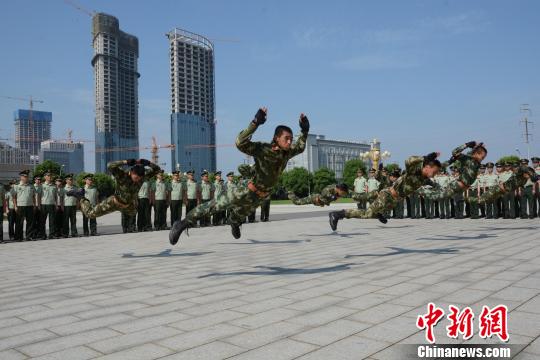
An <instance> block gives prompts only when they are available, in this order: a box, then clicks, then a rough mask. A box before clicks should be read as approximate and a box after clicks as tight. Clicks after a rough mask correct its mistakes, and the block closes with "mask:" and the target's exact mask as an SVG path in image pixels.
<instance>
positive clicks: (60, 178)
mask: <svg viewBox="0 0 540 360" xmlns="http://www.w3.org/2000/svg"><path fill="white" fill-rule="evenodd" d="M54 181H56V182H62V181H64V179H62V177H61V176H59V177H57V178H56V179H54Z"/></svg>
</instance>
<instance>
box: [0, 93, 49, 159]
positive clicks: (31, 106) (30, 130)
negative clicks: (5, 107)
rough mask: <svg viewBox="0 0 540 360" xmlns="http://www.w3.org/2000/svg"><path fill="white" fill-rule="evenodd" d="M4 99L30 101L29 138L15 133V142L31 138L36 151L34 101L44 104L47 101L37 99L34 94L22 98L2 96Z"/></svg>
mask: <svg viewBox="0 0 540 360" xmlns="http://www.w3.org/2000/svg"><path fill="white" fill-rule="evenodd" d="M1 97H2V98H4V99H10V100H16V101H28V103H29V112H28V132H29V134H30V137H29V138H24V137H22V136H21V134H15V142H19V141H22V140H29V141H30V142H31V143H32V152H34V150H37V149H34V147H35V144H34V122H33V120H32V112H33V111H34V103H40V104H43V103H44V102H45V101H43V100H37V99H34V98H33V96H32V95H30V97H28V98H21V97H15V96H1Z"/></svg>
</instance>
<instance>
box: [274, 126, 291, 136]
mask: <svg viewBox="0 0 540 360" xmlns="http://www.w3.org/2000/svg"><path fill="white" fill-rule="evenodd" d="M284 132H288V133H290V134H293V131H292V129H291V128H290V127H288V126H287V125H278V126H276V129H275V130H274V138H277V137H279V136H281V134H283V133H284Z"/></svg>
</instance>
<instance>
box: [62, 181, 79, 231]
mask: <svg viewBox="0 0 540 360" xmlns="http://www.w3.org/2000/svg"><path fill="white" fill-rule="evenodd" d="M64 190H65V192H66V194H67V193H68V192H70V191H77V190H78V188H77V187H76V186H75V185H74V184H73V174H68V175H66V186H65V187H64ZM77 205H78V200H77V198H76V197H73V196H66V198H65V199H64V234H65V236H66V237H67V236H68V234H70V230H71V236H72V237H78V236H79V234H78V232H77Z"/></svg>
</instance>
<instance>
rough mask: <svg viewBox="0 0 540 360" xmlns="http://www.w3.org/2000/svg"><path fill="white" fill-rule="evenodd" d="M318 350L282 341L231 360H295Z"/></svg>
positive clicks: (292, 341)
mask: <svg viewBox="0 0 540 360" xmlns="http://www.w3.org/2000/svg"><path fill="white" fill-rule="evenodd" d="M316 349H318V347H317V346H314V345H310V344H306V343H303V342H299V341H294V340H290V339H283V340H279V341H276V342H273V343H270V344H268V345H264V346H262V347H260V348H257V349H253V350H250V351H248V352H245V353H242V354H240V355H237V356H233V357H231V358H230V359H231V360H243V359H246V360H253V359H257V360H266V359H268V360H289V359H295V358H297V357H298V356H300V355H303V354H305V353H308V352H310V351H313V350H316Z"/></svg>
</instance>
